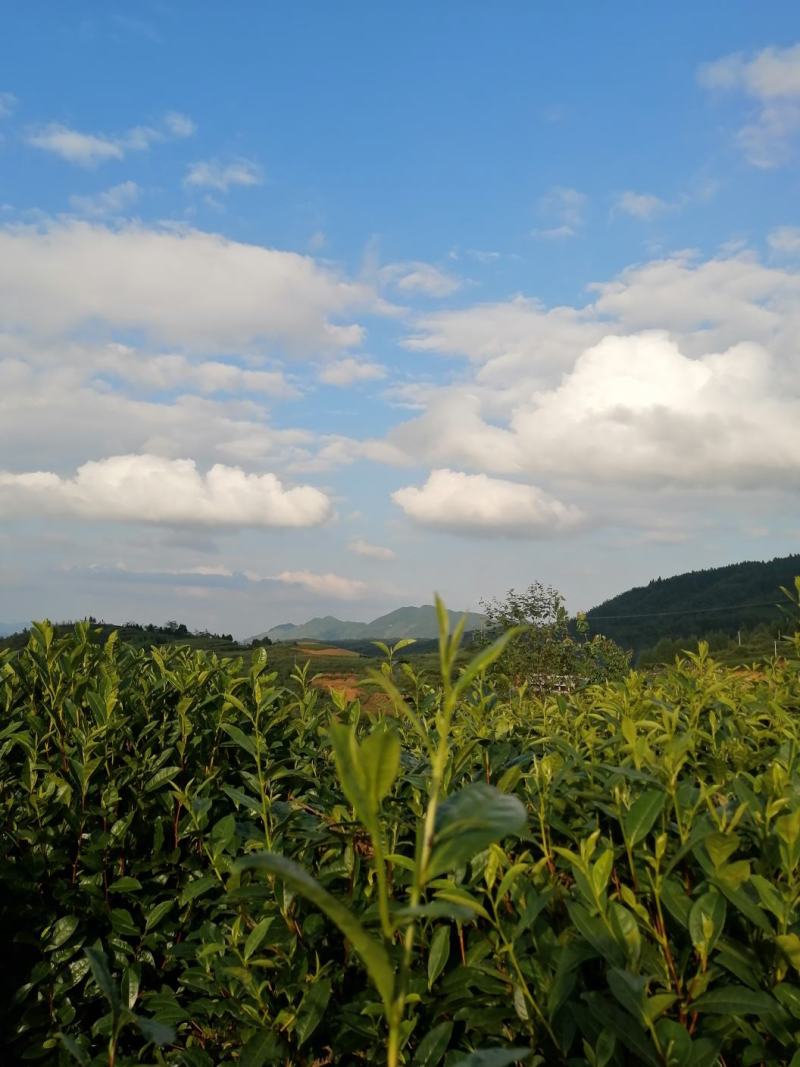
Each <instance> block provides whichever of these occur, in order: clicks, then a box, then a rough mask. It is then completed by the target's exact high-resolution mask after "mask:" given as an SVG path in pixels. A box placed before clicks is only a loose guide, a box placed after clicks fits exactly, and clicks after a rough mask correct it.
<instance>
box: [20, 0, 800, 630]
mask: <svg viewBox="0 0 800 1067" xmlns="http://www.w3.org/2000/svg"><path fill="white" fill-rule="evenodd" d="M3 21H4V32H3V35H2V39H1V40H0V622H4V623H18V622H27V621H28V620H30V619H31V618H42V617H49V618H52V619H71V618H80V617H83V616H86V615H93V616H95V617H97V618H103V619H106V620H107V621H113V622H124V621H128V620H135V621H139V622H149V621H154V622H163V621H164V620H166V619H178V620H180V621H184V622H186V623H187V625H189V626H190V627H192V628H198V629H211V630H214V631H222V632H229V631H230V632H233V633H234V634H235V635H237V636H240V637H244V636H247V635H250V634H253V633H256V632H260V631H263V630H265V629H267V628H268V627H270V626H272V625H275V624H277V623H281V622H287V621H293V622H300V621H304V620H305V619H307V618H309V617H310V616H312V615H321V614H328V613H330V614H336V615H338V616H340V617H344V618H351V619H370V618H373V617H374V616H376V615H378V614H381V613H383V612H385V611H389V610H392V609H393V608H395V607H398V606H400V605H405V604H423V603H429V602H430V601H431V599H432V596H433V593H434V591H436V592H439V593H440V594H441V595H442V596H443V597H444V599H445V601H446V603H447V604H448V606H450V607H453V608H455V609H459V610H461V609H474V608H476V607H477V606H478V605H479V602H480V600H481V598H490V597H494V596H502V595H503V594H504V593H505V592H506V590H508V589H509V588H512V587H513V588H517V589H521V588H524V587H526V586H527V585H529V584H530V583H532V582H534V581H542V582H544V583H545V584H551V585H553V586H555V587H556V588H558V589H559V590H561V592H562V593H563V594H564V595H565V597H566V599H567V604H568V606H569V607H570V608H571V609H572V610H581V609H586V608H589V607H591V606H593V605H595V604H597V603H599V602H601V601H602V600H604V599H605V598H607V597H609V596H613V595H614V594H616V593H618V592H621V591H623V590H625V589H627V588H629V587H630V586H632V585H638V584H642V583H646V582H647V581H649V580H650V579H651V578H654V577H658V576H662V577H666V576H668V575H671V574H677V573H681V572H683V571H687V570H693V569H698V568H703V567H709V566H716V565H720V564H725V563H730V562H736V561H739V560H744V559H768V558H771V557H773V556H777V555H784V554H787V553H790V552H796V551H798V550H800V515H798V491H799V490H800V374H798V370H799V369H800V347H799V346H800V341H799V340H798V338H800V213H799V212H798V203H799V202H800V200H799V198H798V193H800V170H798V163H799V162H800V18H798V16H797V8H796V4H795V3H794V2H790V0H787V2H780V0H775V2H772V3H770V4H767V5H754V4H752V3H750V2H749V0H729V2H727V3H726V4H725V10H724V18H722V17H721V13H720V5H719V3H718V0H711V2H707V0H691V2H689V0H677V2H676V3H674V4H670V5H655V4H641V3H638V2H636V3H634V2H629V0H617V2H614V3H610V4H603V5H600V4H595V5H590V4H570V5H562V4H545V3H533V2H524V3H523V2H518V0H517V2H514V0H507V2H502V3H497V4H486V3H479V2H476V0H459V2H455V0H443V2H442V3H438V4H430V3H425V2H422V0H407V2H406V3H404V4H402V5H400V4H384V3H367V2H366V0H359V2H356V0H345V2H343V3H340V4H322V3H310V2H307V0H296V2H293V3H278V2H275V3H269V4H264V3H255V2H246V0H243V2H241V3H237V4H221V3H219V2H215V3H211V2H206V0H199V2H194V3H192V4H189V3H175V2H170V0H140V2H138V3H137V4H135V5H133V4H130V3H116V2H114V0H109V2H105V3H103V4H98V3H96V2H93V3H87V2H81V0H75V2H73V3H70V4H62V3H59V2H56V0H50V2H42V0H31V2H30V3H28V4H24V5H20V4H18V5H13V6H12V7H11V8H9V10H7V11H6V12H5V14H4V20H3Z"/></svg>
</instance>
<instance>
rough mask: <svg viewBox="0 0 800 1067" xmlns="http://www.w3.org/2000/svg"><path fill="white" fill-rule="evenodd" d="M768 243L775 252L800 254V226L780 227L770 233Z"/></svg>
mask: <svg viewBox="0 0 800 1067" xmlns="http://www.w3.org/2000/svg"><path fill="white" fill-rule="evenodd" d="M767 243H768V244H769V247H770V248H771V249H772V250H773V252H782V253H783V254H785V255H796V254H797V253H798V252H800V226H779V227H778V228H777V229H775V230H772V231H771V232H770V234H769V236H768V237H767Z"/></svg>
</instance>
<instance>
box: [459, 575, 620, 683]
mask: <svg viewBox="0 0 800 1067" xmlns="http://www.w3.org/2000/svg"><path fill="white" fill-rule="evenodd" d="M481 608H482V609H483V612H484V614H485V616H486V625H485V627H484V628H483V630H482V631H481V632H480V635H479V638H478V640H479V641H480V643H481V644H487V645H488V644H490V643H491V642H492V641H494V640H495V639H496V638H497V637H499V636H500V634H502V633H505V631H506V630H510V629H511V627H512V626H523V627H525V629H524V630H523V631H522V632H521V633H520V634H519V635H518V637H517V638H516V639H515V640H514V641H512V642H511V643H510V644H509V645H508V646H507V647H506V649H505V651H504V653H503V655H502V657H501V659H500V660H499V661H498V664H497V669H498V670H500V671H502V672H503V673H504V674H505V675H507V676H508V677H509V678H510V679H512V680H513V682H514V683H515V684H516V685H521V684H523V683H526V684H528V685H530V686H532V687H533V688H536V689H546V688H548V687H550V686H552V685H553V684H555V683H556V682H557V681H559V680H561V679H564V680H568V683H569V684H571V685H576V686H578V685H589V684H592V683H594V682H600V681H604V680H606V679H609V678H619V677H622V676H623V675H624V674H625V673H626V671H627V670H628V666H629V661H630V653H628V652H625V651H624V650H623V649H621V648H620V647H619V645H617V644H616V643H615V642H614V641H612V640H611V639H610V638H608V637H604V636H603V635H602V634H595V635H594V636H593V637H589V626H588V623H587V621H586V618H585V616H583V615H578V617H577V619H576V620H575V622H574V624H572V626H571V624H570V618H569V615H568V613H567V609H566V607H565V605H564V598H563V596H562V595H561V593H559V592H558V590H557V589H554V588H553V587H552V586H545V585H543V584H542V583H541V582H534V583H533V584H532V585H530V586H528V588H527V589H526V590H524V592H517V591H516V590H515V589H509V591H508V593H507V594H506V596H505V598H504V599H503V600H498V599H497V598H494V599H492V600H482V601H481ZM571 631H572V632H571Z"/></svg>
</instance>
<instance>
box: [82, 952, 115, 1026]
mask: <svg viewBox="0 0 800 1067" xmlns="http://www.w3.org/2000/svg"><path fill="white" fill-rule="evenodd" d="M83 951H84V955H85V956H86V959H87V960H88V961H89V967H90V969H91V972H92V978H94V980H95V982H96V983H97V986H98V988H99V989H100V992H101V993H102V994H103V996H104V997H105V998H106V1000H107V1001H108V1003H109V1004H110V1005H111V1007H112V1009H113V1010H114V1012H115V1013H116V1011H117V1009H118V1008H119V995H118V994H117V987H116V986H115V985H114V980H113V979H112V977H111V971H110V970H109V967H108V960H107V959H106V954H105V952H103V950H102V949H100V948H97V947H92V948H85V949H84V950H83Z"/></svg>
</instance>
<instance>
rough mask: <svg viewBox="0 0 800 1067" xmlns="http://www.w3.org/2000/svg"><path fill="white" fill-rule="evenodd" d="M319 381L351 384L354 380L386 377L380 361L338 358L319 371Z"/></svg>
mask: <svg viewBox="0 0 800 1067" xmlns="http://www.w3.org/2000/svg"><path fill="white" fill-rule="evenodd" d="M319 377H320V381H322V382H324V383H325V384H326V385H352V384H353V383H354V382H367V381H375V380H377V379H379V378H385V377H386V368H385V367H383V366H381V364H380V363H370V362H368V361H367V360H359V359H353V357H352V356H348V357H347V358H346V359H339V360H337V361H336V362H335V363H329V364H328V365H327V366H326V367H323V369H322V371H321V373H320V376H319Z"/></svg>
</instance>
